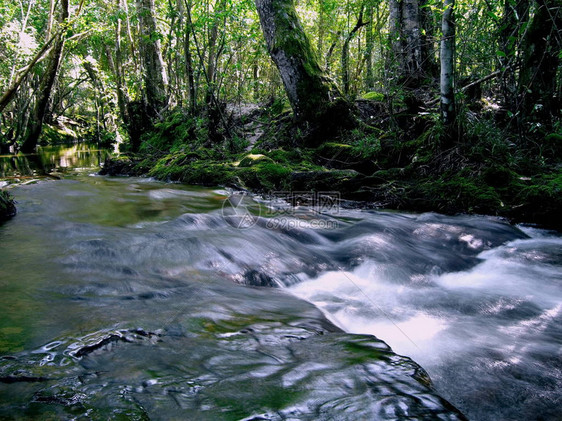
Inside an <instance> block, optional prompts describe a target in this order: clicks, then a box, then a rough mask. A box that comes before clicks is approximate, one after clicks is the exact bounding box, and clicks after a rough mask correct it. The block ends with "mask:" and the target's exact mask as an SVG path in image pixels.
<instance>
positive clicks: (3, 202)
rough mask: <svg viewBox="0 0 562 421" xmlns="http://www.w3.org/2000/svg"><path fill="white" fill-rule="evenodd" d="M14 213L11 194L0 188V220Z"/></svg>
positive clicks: (14, 207) (14, 206)
mask: <svg viewBox="0 0 562 421" xmlns="http://www.w3.org/2000/svg"><path fill="white" fill-rule="evenodd" d="M15 214H16V205H15V202H14V199H13V198H12V196H11V195H10V194H9V193H8V192H7V191H4V190H0V221H4V220H6V219H9V218H11V217H13V216H15Z"/></svg>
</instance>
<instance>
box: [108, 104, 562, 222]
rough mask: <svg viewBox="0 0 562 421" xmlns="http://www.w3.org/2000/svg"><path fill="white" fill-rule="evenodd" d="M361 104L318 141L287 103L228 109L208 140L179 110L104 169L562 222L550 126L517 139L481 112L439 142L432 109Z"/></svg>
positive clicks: (556, 147)
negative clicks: (404, 110)
mask: <svg viewBox="0 0 562 421" xmlns="http://www.w3.org/2000/svg"><path fill="white" fill-rule="evenodd" d="M358 104H359V110H360V113H361V116H360V120H361V124H360V125H359V126H358V127H356V128H354V129H351V130H345V131H340V132H339V133H334V134H333V135H332V136H330V137H329V138H326V140H325V141H324V142H323V143H321V144H320V145H319V146H318V147H315V148H311V147H308V148H307V147H303V146H302V144H303V142H302V138H303V136H306V133H304V134H303V133H302V131H301V130H300V129H299V128H298V127H296V126H294V125H293V123H292V119H291V117H290V114H289V113H288V112H287V111H285V112H279V113H273V112H272V110H271V108H266V107H264V108H253V109H251V111H250V112H246V113H239V114H238V115H234V113H233V114H232V115H231V117H230V119H231V126H230V133H229V136H226V135H225V136H224V140H223V141H219V142H214V143H211V142H210V141H209V139H208V138H205V133H204V131H202V130H201V129H200V128H198V127H196V119H194V118H193V117H190V116H188V115H184V114H183V113H182V112H181V111H176V112H175V113H173V114H171V115H170V116H169V117H168V118H167V119H166V120H165V121H164V122H162V123H159V124H156V125H155V127H154V129H153V131H152V132H150V133H147V134H145V136H144V137H143V144H142V147H141V150H140V152H139V153H137V154H132V153H127V154H125V155H122V156H119V157H114V158H111V159H109V160H107V161H106V162H105V164H104V167H103V169H102V171H101V174H109V175H146V176H151V177H155V178H157V179H160V180H166V181H173V182H183V183H187V184H196V185H208V186H212V185H223V186H228V187H233V188H236V189H244V190H249V191H252V192H256V193H260V194H275V192H286V191H297V192H338V194H339V195H340V196H341V198H343V199H349V200H355V201H359V202H364V203H368V204H369V206H374V207H377V208H384V209H395V210H405V211H414V212H426V211H435V212H439V213H444V214H488V215H495V216H500V217H505V218H507V219H509V220H510V221H512V222H526V223H531V224H536V225H539V226H541V227H545V228H552V229H557V230H562V221H561V220H560V218H559V215H560V214H561V213H562V170H561V168H562V166H561V156H562V147H561V145H560V143H561V140H562V136H559V135H557V134H549V135H547V136H545V137H544V139H543V141H542V143H541V145H540V147H539V146H537V143H536V142H535V141H533V142H531V140H528V139H527V140H525V141H524V142H522V141H519V142H518V143H515V141H514V139H513V137H510V136H506V135H505V132H501V131H499V129H497V127H496V126H495V125H494V124H493V123H492V122H491V121H488V120H487V121H482V120H483V119H484V118H488V119H490V118H492V117H493V116H488V117H486V116H485V115H483V114H482V115H479V120H478V119H477V124H476V123H474V122H472V123H470V124H467V125H466V127H465V128H464V133H463V135H462V140H461V141H458V142H457V143H455V144H452V145H444V144H443V143H444V142H443V141H442V137H443V136H442V133H440V132H439V130H440V127H439V124H438V122H436V121H435V119H434V118H433V116H431V115H425V116H424V115H421V114H418V115H415V116H413V115H401V116H400V115H399V116H398V117H396V118H395V120H396V121H395V122H391V121H388V118H387V117H386V116H385V115H384V113H383V112H381V111H380V110H377V107H379V106H380V105H379V104H377V102H376V101H366V100H364V101H362V102H359V103H358ZM370 121H372V124H367V123H368V122H370ZM395 123H398V124H399V126H400V127H402V128H397V127H393V124H395ZM523 143H525V144H523ZM537 148H538V149H537ZM539 149H540V150H539Z"/></svg>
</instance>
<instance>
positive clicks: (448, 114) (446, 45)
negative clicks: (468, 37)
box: [440, 0, 456, 126]
mask: <svg viewBox="0 0 562 421" xmlns="http://www.w3.org/2000/svg"><path fill="white" fill-rule="evenodd" d="M443 6H444V10H443V20H442V23H441V30H442V32H443V39H442V40H441V82H440V86H441V119H442V121H443V124H444V125H445V126H451V125H452V123H453V122H454V121H455V117H456V115H455V92H454V53H455V22H454V14H453V9H454V7H455V1H454V0H444V2H443Z"/></svg>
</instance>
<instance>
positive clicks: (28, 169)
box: [0, 143, 109, 180]
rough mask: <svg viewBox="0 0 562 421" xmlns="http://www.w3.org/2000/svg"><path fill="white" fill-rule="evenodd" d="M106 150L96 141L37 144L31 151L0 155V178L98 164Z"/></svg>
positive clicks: (53, 173)
mask: <svg viewBox="0 0 562 421" xmlns="http://www.w3.org/2000/svg"><path fill="white" fill-rule="evenodd" d="M108 153H109V151H108V150H106V149H100V148H99V147H97V146H96V145H91V144H87V143H78V144H73V145H55V146H45V147H39V148H38V150H37V153H34V154H21V153H20V154H17V155H0V178H6V179H8V180H10V179H21V178H24V179H25V178H29V177H31V178H35V177H46V176H47V177H61V176H63V175H65V174H68V173H72V172H76V171H80V170H81V169H84V168H87V169H91V168H94V167H99V166H100V165H101V164H102V163H103V161H104V160H105V158H106V157H107V155H108Z"/></svg>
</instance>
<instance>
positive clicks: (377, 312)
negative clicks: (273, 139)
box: [0, 174, 562, 420]
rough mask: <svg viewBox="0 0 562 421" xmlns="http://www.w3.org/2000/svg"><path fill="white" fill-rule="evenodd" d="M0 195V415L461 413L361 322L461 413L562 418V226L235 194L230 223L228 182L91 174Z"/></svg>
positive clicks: (335, 416) (257, 416)
mask: <svg viewBox="0 0 562 421" xmlns="http://www.w3.org/2000/svg"><path fill="white" fill-rule="evenodd" d="M12 194H14V195H15V197H16V199H17V201H18V211H19V212H18V215H17V217H16V218H14V219H13V220H10V221H8V222H7V223H5V224H3V225H1V226H0V291H1V294H0V308H1V309H2V316H1V317H0V418H2V419H4V418H8V419H12V418H13V419H29V418H33V419H49V418H57V419H107V418H118V417H119V416H123V417H124V418H125V419H178V420H180V419H203V420H206V419H208V420H219V419H225V420H237V419H248V420H249V419H255V420H258V419H270V420H281V419H292V420H301V419H304V420H316V419H319V420H333V419H335V420H358V419H428V420H433V419H462V416H461V415H460V414H459V413H458V412H456V410H455V409H454V408H453V407H452V406H451V405H450V404H448V402H447V401H445V400H443V399H442V398H441V397H439V396H438V395H437V394H436V393H435V391H434V390H433V389H431V388H430V387H428V385H429V382H428V377H427V374H426V373H425V371H424V370H423V369H421V368H420V367H419V366H418V365H417V364H415V363H414V362H412V361H411V360H410V359H408V358H405V357H401V356H399V355H396V354H395V353H393V352H392V351H391V350H390V349H389V348H388V347H387V346H386V344H385V343H383V342H381V341H379V340H377V339H376V338H375V337H373V336H370V335H375V336H376V337H377V338H379V339H381V340H384V341H386V342H387V343H388V344H390V345H391V346H392V348H393V350H394V351H395V352H396V353H397V354H401V355H406V356H408V357H412V358H413V360H414V361H416V362H417V363H419V364H421V366H422V367H424V368H425V369H426V370H427V372H428V373H429V376H430V377H431V379H432V380H433V382H434V384H435V387H436V390H437V393H438V394H439V395H441V396H444V397H445V398H446V399H447V400H449V401H450V402H451V403H452V404H454V405H455V406H457V407H458V408H459V409H461V411H462V412H463V413H465V414H466V415H467V416H468V417H469V419H473V420H499V419H501V420H511V419H512V420H521V419H525V420H533V419H537V420H538V419H543V420H555V419H559V413H560V408H561V399H562V362H561V361H562V358H561V357H562V322H561V317H560V315H561V311H562V304H561V303H562V277H561V270H560V269H561V266H562V239H561V238H560V236H559V235H557V234H555V233H548V232H545V231H540V230H533V229H520V228H517V227H513V226H510V225H508V224H506V223H504V222H501V221H498V220H494V219H491V218H485V217H445V216H440V215H435V214H423V215H403V214H398V213H384V212H374V211H361V210H343V209H337V208H333V209H331V210H330V212H329V213H328V214H326V213H324V214H319V213H318V212H317V210H315V209H307V208H304V207H299V208H293V207H290V206H287V205H286V204H284V203H281V202H278V201H265V200H261V199H259V198H249V197H244V196H242V197H240V198H239V199H238V200H237V201H236V204H240V207H239V208H238V209H239V210H246V209H249V210H250V211H251V215H252V218H253V219H252V222H253V223H252V224H249V225H248V226H247V227H246V226H244V228H245V229H238V228H237V227H239V226H240V225H238V224H236V220H235V219H234V218H233V217H232V213H229V212H226V211H225V208H224V204H225V199H227V197H228V194H229V193H228V192H227V191H224V190H216V189H204V188H196V187H187V186H182V185H177V184H165V183H160V182H155V181H152V180H149V179H139V178H107V177H99V176H88V175H87V174H82V175H79V176H73V177H70V178H66V179H63V180H43V181H41V182H39V183H36V184H28V185H21V186H18V187H16V188H14V189H12ZM274 208H275V209H277V211H276V212H273V211H272V209H274ZM280 209H282V212H279V210H280ZM225 215H226V216H225ZM258 215H261V216H258ZM233 219H234V220H233ZM254 223H255V224H254ZM299 297H300V298H299ZM303 299H304V300H303ZM305 300H307V301H308V302H307V301H305Z"/></svg>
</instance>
